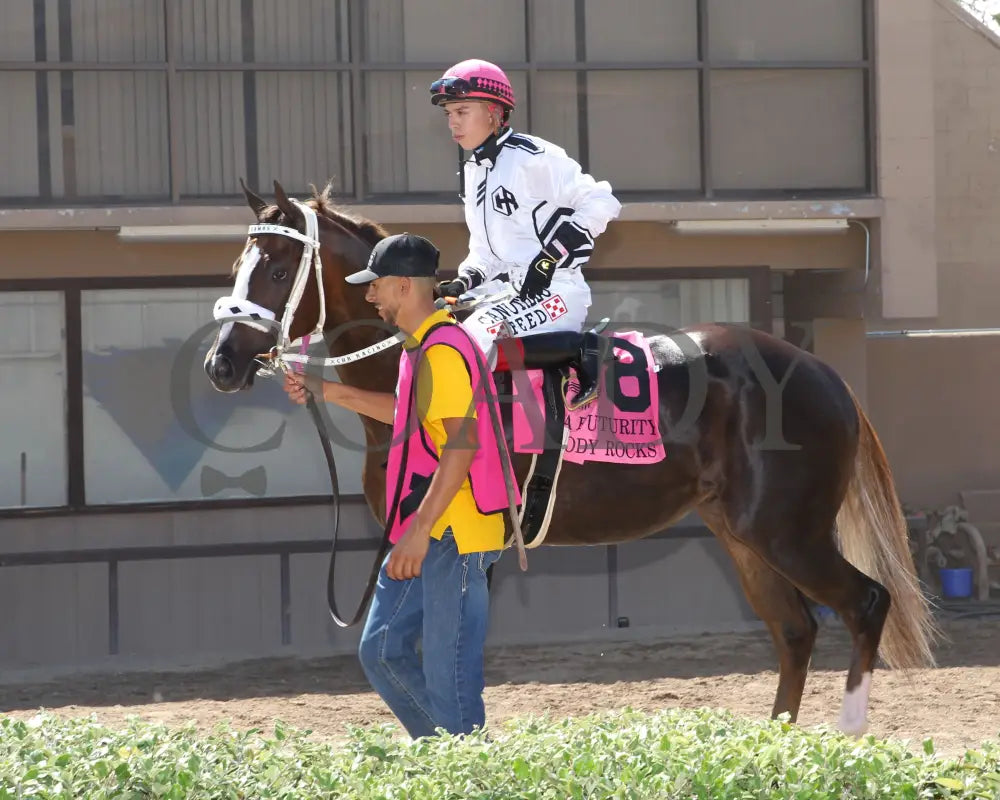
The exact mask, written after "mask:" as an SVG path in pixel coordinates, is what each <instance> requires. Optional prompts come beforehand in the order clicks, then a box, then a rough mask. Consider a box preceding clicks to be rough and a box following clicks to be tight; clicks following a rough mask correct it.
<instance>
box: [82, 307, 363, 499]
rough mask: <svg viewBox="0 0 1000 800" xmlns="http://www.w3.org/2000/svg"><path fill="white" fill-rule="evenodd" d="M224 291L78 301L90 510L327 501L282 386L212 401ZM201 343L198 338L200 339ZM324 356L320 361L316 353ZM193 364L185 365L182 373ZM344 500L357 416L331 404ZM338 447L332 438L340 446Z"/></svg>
mask: <svg viewBox="0 0 1000 800" xmlns="http://www.w3.org/2000/svg"><path fill="white" fill-rule="evenodd" d="M219 294H220V290H219V289H156V290H138V289H102V290H90V291H84V292H83V293H82V342H83V392H84V396H83V421H84V480H85V486H86V502H87V503H88V504H90V505H93V504H103V503H137V502H153V501H171V500H200V499H214V498H226V497H248V496H260V495H262V494H264V493H265V492H266V494H267V496H269V497H275V496H282V495H284V496H298V495H321V494H328V493H329V492H330V480H329V476H328V471H327V466H326V461H325V459H324V457H323V451H322V448H321V445H320V442H319V437H318V434H317V432H316V429H315V426H314V425H313V422H312V418H311V417H310V415H309V414H308V412H307V411H306V410H305V409H304V408H302V407H299V406H295V405H293V404H291V403H290V402H289V401H288V398H287V396H286V395H285V392H284V390H283V389H282V388H281V384H280V382H279V381H278V380H277V379H275V378H263V377H260V378H258V379H257V380H256V381H255V383H254V386H253V388H252V389H250V390H249V391H244V392H239V393H236V394H223V393H220V392H216V391H215V390H214V389H213V388H212V387H211V384H210V383H209V382H208V379H207V377H206V376H205V372H204V366H203V362H204V357H205V353H206V352H207V350H208V347H209V346H210V344H211V341H212V339H213V337H214V336H215V334H216V332H217V328H216V327H215V326H214V325H210V324H208V323H211V321H212V318H211V310H212V305H213V304H214V302H215V299H216V298H217V297H218V296H219ZM199 331H200V332H201V333H203V334H204V338H202V339H200V340H193V338H192V337H196V336H197V334H198V333H199ZM317 354H318V353H317ZM185 362H186V363H185ZM324 412H325V413H327V414H328V420H329V424H331V425H332V429H333V431H334V433H333V434H332V435H331V438H332V439H333V441H334V450H335V455H336V459H337V468H338V477H339V479H340V486H341V491H342V492H343V493H345V494H352V493H359V492H360V491H361V468H362V463H363V460H364V453H365V446H364V438H363V436H362V428H361V423H360V420H359V419H358V417H357V415H355V414H353V413H351V412H346V411H344V410H342V409H339V408H336V407H331V406H326V405H324ZM334 437H336V438H334Z"/></svg>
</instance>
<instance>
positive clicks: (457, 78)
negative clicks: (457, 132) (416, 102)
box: [431, 58, 515, 112]
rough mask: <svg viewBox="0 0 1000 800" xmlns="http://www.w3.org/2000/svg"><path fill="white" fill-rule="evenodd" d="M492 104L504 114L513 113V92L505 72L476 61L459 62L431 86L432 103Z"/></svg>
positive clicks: (486, 63)
mask: <svg viewBox="0 0 1000 800" xmlns="http://www.w3.org/2000/svg"><path fill="white" fill-rule="evenodd" d="M466 98H468V99H470V100H495V101H496V102H498V103H500V104H501V105H502V106H504V107H505V108H506V109H507V111H508V112H509V111H512V110H513V109H514V103H515V100H514V90H513V88H511V85H510V81H509V80H507V76H506V75H505V74H504V71H503V70H502V69H500V67H498V66H497V65H496V64H491V63H490V62H489V61H483V60H482V59H479V58H470V59H468V60H467V61H462V62H460V63H458V64H456V65H455V66H453V67H451V68H450V69H447V70H445V72H444V75H442V76H441V77H440V78H438V79H437V80H436V81H434V83H432V84H431V102H432V103H434V105H436V106H437V105H441V104H442V103H447V102H449V101H453V100H464V99H466Z"/></svg>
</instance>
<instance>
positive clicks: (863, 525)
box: [837, 388, 938, 669]
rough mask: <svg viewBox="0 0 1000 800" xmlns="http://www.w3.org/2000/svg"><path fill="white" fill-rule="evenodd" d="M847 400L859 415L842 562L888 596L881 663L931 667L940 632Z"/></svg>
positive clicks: (871, 441) (878, 446)
mask: <svg viewBox="0 0 1000 800" xmlns="http://www.w3.org/2000/svg"><path fill="white" fill-rule="evenodd" d="M848 392H850V388H848ZM851 399H852V400H853V401H854V407H855V409H856V410H857V414H858V423H859V436H858V452H857V456H856V459H855V466H854V474H853V475H852V476H851V482H850V484H849V486H848V487H847V496H846V497H845V498H844V502H843V504H842V505H841V507H840V511H839V512H838V513H837V535H838V538H839V540H840V548H841V551H842V553H843V555H844V558H846V559H847V560H848V561H850V562H851V563H852V564H853V565H854V566H855V567H857V568H858V569H859V570H861V571H862V572H864V573H865V574H866V575H868V576H869V577H870V578H872V579H873V580H876V581H878V582H879V583H881V584H882V585H883V586H885V588H886V589H887V590H888V591H889V594H890V595H891V604H890V606H889V614H888V617H887V618H886V623H885V628H884V629H883V632H882V639H881V643H880V647H879V651H880V653H881V656H882V659H883V660H884V661H885V663H886V664H887V665H888V666H889V667H891V668H903V669H906V668H911V667H922V666H927V667H932V666H934V654H933V652H932V648H933V641H934V639H935V637H936V636H937V635H938V629H937V627H936V625H935V624H934V619H933V617H932V615H931V612H930V607H929V604H928V602H927V598H926V597H925V596H924V594H923V592H922V591H921V589H920V581H919V578H918V577H917V573H916V569H915V567H914V565H913V557H912V556H911V554H910V548H909V538H908V533H907V528H906V519H905V517H904V516H903V510H902V508H901V507H900V504H899V500H898V498H897V495H896V487H895V483H894V481H893V478H892V470H891V469H890V468H889V462H888V460H887V459H886V457H885V451H884V450H883V449H882V443H881V442H880V441H879V438H878V435H877V434H876V433H875V429H874V428H873V427H872V424H871V422H870V421H869V419H868V417H867V416H866V415H865V412H864V411H863V410H862V409H861V405H860V404H859V403H858V399H857V398H856V397H855V396H854V394H853V392H851Z"/></svg>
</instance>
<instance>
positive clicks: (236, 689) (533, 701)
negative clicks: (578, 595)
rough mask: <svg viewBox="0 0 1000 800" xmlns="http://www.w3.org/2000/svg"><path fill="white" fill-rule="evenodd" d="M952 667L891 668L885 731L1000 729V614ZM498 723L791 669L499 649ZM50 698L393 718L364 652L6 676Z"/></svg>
mask: <svg viewBox="0 0 1000 800" xmlns="http://www.w3.org/2000/svg"><path fill="white" fill-rule="evenodd" d="M944 625H945V630H946V633H947V634H948V636H949V637H950V639H951V641H950V642H945V643H943V644H941V645H940V647H939V650H938V661H939V665H940V666H939V668H937V669H935V670H923V671H918V672H914V673H912V674H911V675H904V674H899V673H892V672H889V671H886V670H878V671H876V673H875V680H874V684H873V690H872V702H871V711H870V715H869V716H870V720H871V732H872V733H874V734H876V735H878V736H893V737H897V738H907V739H910V740H911V741H912V742H913V745H914V746H915V747H919V745H920V742H921V741H922V739H923V738H924V737H926V736H931V737H933V738H934V741H935V743H936V745H937V747H938V750H939V751H942V752H947V753H949V754H956V753H960V752H962V751H963V750H964V749H965V748H966V747H976V746H979V745H980V744H981V743H982V742H983V741H985V740H987V739H995V738H997V737H998V735H1000V713H998V712H1000V619H998V618H997V617H993V618H983V619H979V620H963V621H951V622H947V621H946V622H945V623H944ZM846 643H847V636H846V633H845V632H844V630H843V627H842V626H841V625H840V624H839V623H837V622H834V623H832V624H829V625H827V626H825V627H823V628H822V629H821V630H820V636H819V642H818V645H817V653H816V655H815V657H814V659H813V664H812V670H811V672H810V675H809V681H808V683H807V684H806V694H805V698H804V700H803V706H802V711H801V714H800V717H799V723H800V724H801V725H804V726H807V727H808V726H811V725H814V724H817V723H822V722H829V723H831V724H835V723H836V719H837V715H838V713H839V710H840V702H841V696H842V693H843V686H844V677H845V669H846V665H847V651H846V650H845V649H844V647H845V645H846ZM487 658H488V660H487V683H488V688H487V694H486V701H487V715H488V719H489V720H501V719H505V718H509V717H512V716H519V715H527V714H533V713H535V714H537V713H548V714H550V715H552V716H567V715H579V714H585V713H588V712H591V711H596V710H603V709H613V708H620V707H622V706H625V705H629V706H632V707H633V708H639V709H647V710H655V709H660V708H664V707H673V706H683V707H698V706H718V707H723V708H727V709H730V710H733V711H736V712H739V713H742V714H746V715H748V716H751V717H766V716H767V715H768V714H769V713H770V709H771V703H772V701H773V697H774V690H775V688H776V686H777V675H776V672H775V671H774V668H775V667H774V657H773V653H772V650H771V644H770V640H769V638H768V637H767V635H766V634H764V633H760V634H758V633H753V634H730V635H724V636H707V635H706V636H700V637H693V638H691V637H689V638H683V639H671V640H664V641H658V642H655V643H648V644H636V643H632V642H622V643H614V644H607V643H605V644H603V645H600V644H585V645H572V646H567V647H519V648H499V649H492V650H490V651H489V652H488V656H487ZM40 707H45V708H48V709H50V710H53V711H55V712H57V713H59V714H64V715H73V716H77V715H89V714H91V713H96V714H97V715H98V717H99V718H100V719H101V720H102V721H105V722H107V723H110V724H115V723H117V722H119V721H121V720H123V719H124V718H125V717H127V716H129V715H132V714H137V715H139V716H141V717H143V718H147V719H152V720H158V721H162V722H165V723H167V724H181V723H185V722H188V721H190V720H193V721H195V722H196V723H197V725H198V726H199V727H200V728H203V729H210V728H211V727H212V726H213V725H214V724H215V723H216V722H218V721H220V720H223V719H228V720H230V721H231V722H232V724H233V725H234V726H236V727H239V728H248V727H258V726H259V727H261V728H262V729H263V730H264V731H265V732H269V731H270V730H272V729H273V724H274V720H275V719H281V720H283V721H284V722H286V723H288V724H290V725H294V726H296V727H301V728H308V729H311V730H313V731H314V732H315V734H316V735H318V736H323V737H327V738H332V739H336V738H338V737H339V736H340V735H341V734H342V733H343V731H344V727H343V726H344V724H345V723H348V722H351V723H357V724H367V723H372V722H384V721H391V720H392V717H391V716H390V714H389V713H388V712H387V711H386V709H385V708H384V706H383V705H382V703H381V701H380V700H379V698H378V697H377V696H375V695H374V694H373V693H371V691H370V690H369V688H368V685H367V683H366V682H365V680H364V676H363V675H362V673H361V671H360V669H359V667H358V665H357V661H356V659H354V658H353V657H336V658H325V659H314V660H309V661H297V660H288V659H274V660H265V661H254V662H245V663H242V664H239V665H235V666H231V667H227V668H225V669H213V670H209V671H201V672H172V673H133V674H116V675H106V676H93V677H86V678H73V679H70V680H60V681H58V682H54V683H49V684H32V685H6V686H0V708H2V710H3V712H5V713H8V714H10V715H14V716H18V717H27V716H30V715H31V714H32V713H33V712H34V711H36V710H37V709H38V708H40Z"/></svg>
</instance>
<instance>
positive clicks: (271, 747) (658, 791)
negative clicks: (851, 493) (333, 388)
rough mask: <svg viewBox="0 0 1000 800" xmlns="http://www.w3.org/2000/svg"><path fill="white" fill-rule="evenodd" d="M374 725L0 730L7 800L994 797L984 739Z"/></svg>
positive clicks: (798, 731)
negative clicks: (974, 747)
mask: <svg viewBox="0 0 1000 800" xmlns="http://www.w3.org/2000/svg"><path fill="white" fill-rule="evenodd" d="M394 732H395V729H394V728H392V727H391V726H383V727H379V728H374V729H370V730H365V729H361V728H351V729H350V731H349V733H350V735H349V738H348V740H347V741H346V743H344V744H341V745H339V746H333V745H331V744H329V743H326V742H322V741H317V740H315V739H312V738H310V736H309V734H308V732H307V731H297V730H291V729H287V728H285V727H284V726H282V725H281V724H280V723H279V724H278V725H276V727H275V729H274V732H273V735H270V736H264V735H262V734H261V733H260V732H259V731H247V732H237V731H233V730H231V729H229V728H227V727H220V728H218V729H217V730H216V731H215V732H214V733H213V734H212V735H199V734H197V733H196V732H195V730H194V729H193V727H187V728H182V729H174V730H171V729H168V728H166V727H164V726H162V725H154V724H150V723H145V722H141V721H139V720H137V719H133V720H130V722H129V724H128V725H127V727H126V728H125V729H124V730H121V731H112V730H109V729H107V728H105V727H102V726H101V725H99V724H98V723H97V722H96V721H95V720H94V719H93V718H91V719H76V720H66V719H61V718H59V717H55V716H52V715H48V714H40V715H38V716H36V717H34V718H32V719H31V720H29V721H27V722H25V721H22V720H15V719H12V718H2V719H0V800H7V799H8V798H28V797H30V798H45V799H46V800H47V799H48V798H67V799H68V798H73V800H77V799H78V798H96V799H99V800H104V799H105V798H108V799H110V798H115V799H116V800H118V799H121V800H131V799H132V798H135V799H136V800H138V798H143V799H144V800H145V798H168V799H170V800H174V799H176V800H180V798H185V800H187V799H188V798H206V800H207V799H208V798H211V800H225V799H227V798H232V799H233V800H236V799H237V798H240V799H242V798H254V800H256V799H257V798H286V799H287V800H291V798H295V800H301V799H302V798H331V797H344V798H351V799H352V800H365V799H366V798H386V799H387V800H395V799H396V798H398V800H404V798H405V800H421V799H422V798H428V799H430V798H433V800H451V799H452V798H454V800H458V799H459V798H461V799H462V800H466V798H484V799H485V798H504V800H511V799H512V798H538V799H539V800H541V798H553V799H555V798H559V800H562V799H563V798H643V799H644V800H645V798H712V800H717V799H718V798H741V799H743V798H796V799H797V798H809V799H810V800H813V798H830V799H831V800H832V799H833V798H836V799H837V800H843V798H910V799H914V798H949V797H963V798H964V797H969V798H973V797H975V798H995V797H1000V742H997V743H987V744H986V745H984V748H983V749H982V750H979V751H969V752H967V753H966V754H965V756H964V757H962V758H959V759H947V758H942V757H939V756H937V755H936V754H935V753H934V748H933V744H932V743H931V742H930V741H929V740H928V741H926V742H924V748H923V752H922V753H916V754H915V753H912V752H910V751H909V750H907V748H906V747H905V746H904V744H903V743H899V742H883V741H878V740H876V739H875V738H874V737H872V736H867V737H864V738H862V739H860V740H853V739H848V738H846V737H843V736H841V735H840V734H838V733H836V732H833V731H830V730H828V729H820V730H817V731H809V730H806V729H804V728H801V727H798V726H794V725H789V724H788V723H786V722H783V721H776V722H771V721H750V720H746V719H742V718H739V717H736V716H734V715H732V714H729V713H725V712H720V711H709V710H700V711H689V710H668V711H663V712H661V713H656V714H643V713H638V712H634V711H631V710H625V711H621V712H615V713H606V714H598V715H593V716H589V717H583V718H578V719H568V720H558V721H553V720H548V719H537V718H536V719H524V720H518V721H513V722H510V723H507V724H505V725H502V726H498V727H495V728H492V729H491V730H489V731H488V732H486V733H485V734H480V733H477V734H476V735H473V736H469V737H451V736H447V735H442V736H440V737H437V738H433V739H424V740H420V741H416V742H411V741H409V740H407V739H404V738H400V737H398V736H395V735H394Z"/></svg>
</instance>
